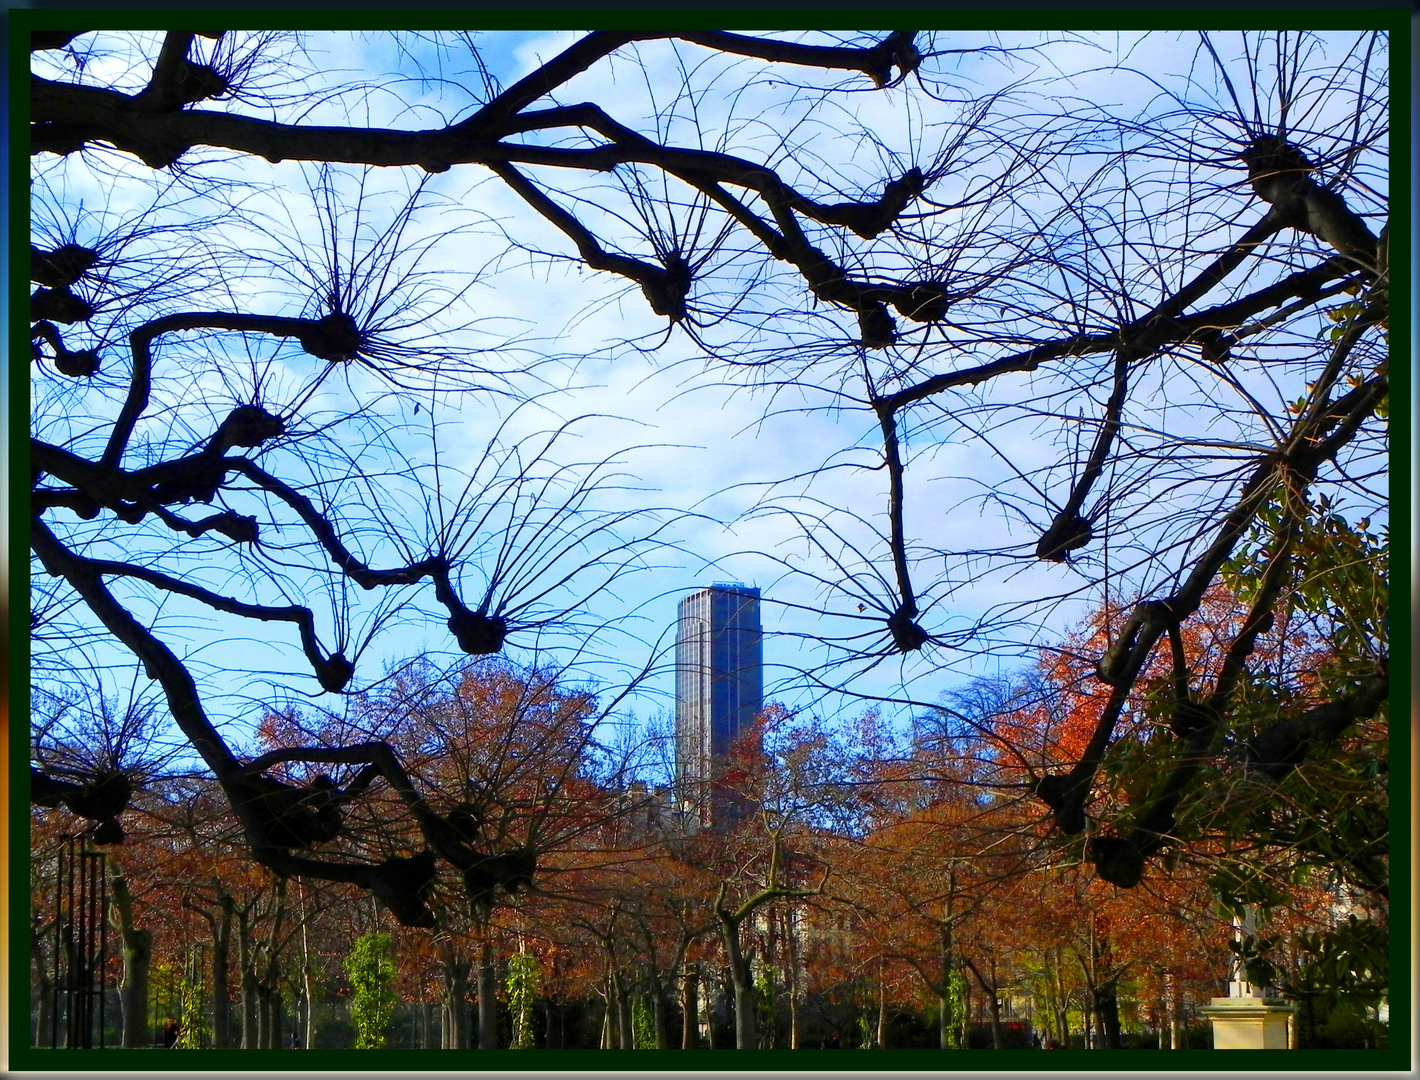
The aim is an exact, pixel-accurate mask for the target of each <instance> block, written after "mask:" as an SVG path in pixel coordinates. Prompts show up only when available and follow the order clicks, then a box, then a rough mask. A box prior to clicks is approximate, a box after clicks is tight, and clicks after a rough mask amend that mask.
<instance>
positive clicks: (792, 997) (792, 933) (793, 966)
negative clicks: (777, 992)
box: [784, 908, 800, 1050]
mask: <svg viewBox="0 0 1420 1080" xmlns="http://www.w3.org/2000/svg"><path fill="white" fill-rule="evenodd" d="M784 967H785V972H784V987H785V990H786V991H787V993H788V995H789V1049H790V1050H797V1049H799V1034H800V1033H799V935H798V933H797V931H796V924H795V918H794V912H793V909H792V908H791V909H790V913H789V915H788V917H787V918H786V920H785V923H784Z"/></svg>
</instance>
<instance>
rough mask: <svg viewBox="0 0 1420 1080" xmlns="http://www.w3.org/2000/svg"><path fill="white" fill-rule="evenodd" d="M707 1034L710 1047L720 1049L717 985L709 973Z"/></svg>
mask: <svg viewBox="0 0 1420 1080" xmlns="http://www.w3.org/2000/svg"><path fill="white" fill-rule="evenodd" d="M705 1035H706V1041H707V1042H709V1044H710V1049H711V1050H716V1049H718V1047H717V1046H716V1044H715V986H714V984H713V983H712V981H711V977H710V976H709V975H706V976H705Z"/></svg>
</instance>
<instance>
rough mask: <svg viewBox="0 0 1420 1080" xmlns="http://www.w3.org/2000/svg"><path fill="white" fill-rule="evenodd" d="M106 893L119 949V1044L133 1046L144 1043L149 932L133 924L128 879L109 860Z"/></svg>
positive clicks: (149, 944) (146, 1015)
mask: <svg viewBox="0 0 1420 1080" xmlns="http://www.w3.org/2000/svg"><path fill="white" fill-rule="evenodd" d="M109 894H110V895H111V896H112V897H113V906H114V912H115V914H116V915H117V917H118V934H119V940H120V943H121V947H122V950H123V984H122V986H121V987H120V989H119V1001H120V1002H121V1003H122V1006H123V1035H122V1038H121V1040H120V1045H121V1046H123V1047H125V1048H127V1049H137V1048H139V1047H143V1046H147V1045H148V972H149V969H150V967H151V966H152V962H153V932H152V931H151V930H146V929H140V928H138V927H136V926H134V925H133V894H132V893H130V892H129V891H128V881H127V879H125V878H124V876H123V875H122V874H121V873H119V872H118V869H117V866H116V865H115V864H114V863H112V862H110V863H109Z"/></svg>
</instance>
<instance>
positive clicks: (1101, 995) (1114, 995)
mask: <svg viewBox="0 0 1420 1080" xmlns="http://www.w3.org/2000/svg"><path fill="white" fill-rule="evenodd" d="M1118 985H1119V978H1118V976H1115V977H1114V978H1112V979H1110V980H1109V981H1108V982H1106V983H1105V984H1104V985H1102V986H1099V987H1096V988H1095V991H1094V994H1093V995H1092V997H1093V1004H1094V1013H1095V1016H1096V1018H1097V1020H1098V1027H1099V1034H1100V1037H1099V1043H1100V1049H1103V1050H1118V1049H1119V995H1118V992H1117V987H1118Z"/></svg>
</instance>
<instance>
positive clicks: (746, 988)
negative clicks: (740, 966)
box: [733, 973, 755, 1050]
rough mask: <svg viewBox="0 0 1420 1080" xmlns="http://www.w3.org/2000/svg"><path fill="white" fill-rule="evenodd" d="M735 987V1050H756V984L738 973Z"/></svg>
mask: <svg viewBox="0 0 1420 1080" xmlns="http://www.w3.org/2000/svg"><path fill="white" fill-rule="evenodd" d="M733 978H734V985H735V1049H736V1050H753V1049H754V1048H755V1045H754V1044H755V1030H754V1028H755V1025H754V1006H755V1002H754V984H753V983H752V982H750V980H749V977H748V976H747V975H744V976H742V975H740V974H738V973H736V974H735V975H734V976H733Z"/></svg>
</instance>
